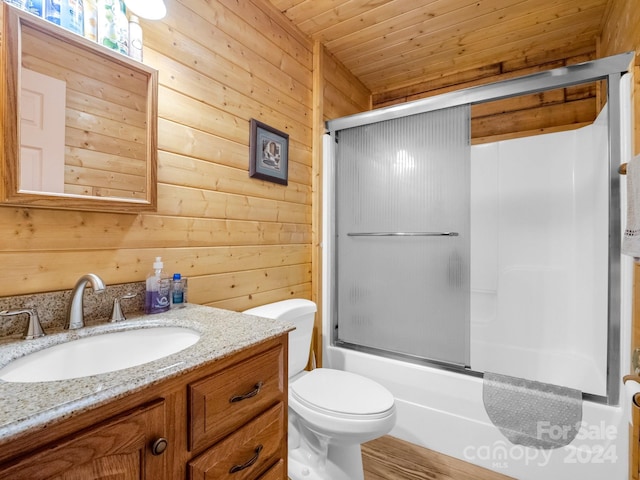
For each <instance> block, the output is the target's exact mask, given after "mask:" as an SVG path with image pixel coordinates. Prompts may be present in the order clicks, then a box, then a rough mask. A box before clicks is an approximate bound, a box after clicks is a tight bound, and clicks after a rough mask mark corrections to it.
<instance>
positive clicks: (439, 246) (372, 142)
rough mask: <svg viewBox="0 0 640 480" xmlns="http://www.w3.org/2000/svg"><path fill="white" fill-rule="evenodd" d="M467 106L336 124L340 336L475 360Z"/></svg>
mask: <svg viewBox="0 0 640 480" xmlns="http://www.w3.org/2000/svg"><path fill="white" fill-rule="evenodd" d="M469 156H470V146H469V108H468V107H467V106H463V107H455V108H450V109H445V110H439V111H435V112H429V113H423V114H419V115H413V116H410V117H405V118H401V119H394V120H389V121H385V122H380V123H377V124H372V125H367V126H362V127H356V128H351V129H347V130H343V131H340V132H338V133H337V145H336V234H337V265H336V269H337V280H338V300H337V313H338V322H337V323H338V341H339V342H345V343H349V344H353V345H359V346H363V347H369V348H375V349H379V350H384V351H387V352H392V353H396V354H403V355H407V356H410V357H417V358H421V359H430V360H436V361H442V362H447V363H453V364H458V365H467V364H468V360H469V359H468V352H469V348H468V345H469V250H470V247H469V223H470V222H469Z"/></svg>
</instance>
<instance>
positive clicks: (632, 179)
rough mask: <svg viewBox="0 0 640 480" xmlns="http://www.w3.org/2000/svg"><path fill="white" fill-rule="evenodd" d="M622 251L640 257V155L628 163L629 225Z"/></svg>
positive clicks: (626, 228) (625, 231)
mask: <svg viewBox="0 0 640 480" xmlns="http://www.w3.org/2000/svg"><path fill="white" fill-rule="evenodd" d="M622 253H624V254H625V255H630V256H632V257H636V258H638V257H640V155H638V156H636V157H635V158H633V159H631V161H630V162H629V163H628V164H627V225H626V227H625V229H624V237H623V238H622Z"/></svg>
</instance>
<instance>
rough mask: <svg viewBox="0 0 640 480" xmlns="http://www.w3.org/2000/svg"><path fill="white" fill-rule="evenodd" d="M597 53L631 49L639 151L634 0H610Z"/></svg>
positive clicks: (638, 30) (639, 62) (639, 44)
mask: <svg viewBox="0 0 640 480" xmlns="http://www.w3.org/2000/svg"><path fill="white" fill-rule="evenodd" d="M598 50H599V51H598V56H599V57H606V56H608V55H614V54H616V53H621V52H628V51H635V52H636V62H635V64H634V68H633V79H634V80H633V84H634V88H633V130H634V152H635V153H636V154H638V153H640V58H639V56H638V53H639V52H640V9H639V8H638V5H637V4H636V2H631V1H624V0H611V1H610V2H609V11H608V13H607V17H606V18H605V19H604V21H603V29H602V36H601V40H600V45H599V49H598Z"/></svg>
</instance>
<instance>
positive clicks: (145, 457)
mask: <svg viewBox="0 0 640 480" xmlns="http://www.w3.org/2000/svg"><path fill="white" fill-rule="evenodd" d="M164 415H165V411H164V400H157V401H155V402H152V403H149V404H146V405H144V406H142V407H139V408H137V409H135V410H131V411H129V412H127V413H124V414H123V415H120V416H118V417H115V418H112V419H109V420H107V421H105V422H103V423H101V424H99V425H96V426H94V427H91V428H88V429H85V430H82V431H80V432H77V433H76V434H73V435H70V436H69V437H67V438H65V439H62V440H60V441H59V442H55V443H53V444H50V445H48V446H46V447H44V448H42V449H39V450H36V451H35V452H32V453H29V454H27V455H26V456H23V457H21V458H19V459H18V460H16V461H15V462H12V463H11V464H8V465H7V466H0V480H45V479H46V480H100V479H103V480H106V479H109V480H116V479H117V480H168V478H167V473H166V468H165V467H166V460H165V458H166V456H167V455H166V454H159V455H154V454H153V453H152V451H151V449H152V445H153V443H154V442H155V441H156V440H157V439H159V438H161V437H163V436H164V424H165V418H164Z"/></svg>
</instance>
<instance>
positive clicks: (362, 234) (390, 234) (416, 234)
mask: <svg viewBox="0 0 640 480" xmlns="http://www.w3.org/2000/svg"><path fill="white" fill-rule="evenodd" d="M458 235H459V233H458V232H358V233H347V237H457V236H458Z"/></svg>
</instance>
